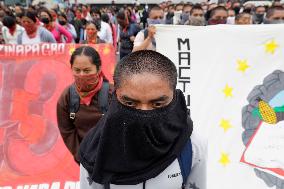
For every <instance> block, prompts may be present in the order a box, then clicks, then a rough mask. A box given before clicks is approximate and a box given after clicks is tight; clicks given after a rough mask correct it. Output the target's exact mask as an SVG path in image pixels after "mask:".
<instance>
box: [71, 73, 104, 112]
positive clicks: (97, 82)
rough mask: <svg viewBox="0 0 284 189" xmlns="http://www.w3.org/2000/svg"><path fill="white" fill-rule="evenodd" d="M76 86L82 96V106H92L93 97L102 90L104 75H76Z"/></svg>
mask: <svg viewBox="0 0 284 189" xmlns="http://www.w3.org/2000/svg"><path fill="white" fill-rule="evenodd" d="M74 77H75V85H76V89H77V92H78V93H79V96H80V99H81V100H80V104H85V105H88V106H89V105H90V104H91V101H92V98H93V96H94V95H95V94H96V93H97V92H98V91H99V90H100V89H101V88H102V84H103V74H102V72H101V71H100V72H99V73H96V74H89V75H75V76H74Z"/></svg>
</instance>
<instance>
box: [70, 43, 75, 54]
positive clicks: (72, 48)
mask: <svg viewBox="0 0 284 189" xmlns="http://www.w3.org/2000/svg"><path fill="white" fill-rule="evenodd" d="M75 50H76V47H75V45H72V46H71V47H70V48H69V53H70V55H72V54H73V52H74V51H75Z"/></svg>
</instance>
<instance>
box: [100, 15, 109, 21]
mask: <svg viewBox="0 0 284 189" xmlns="http://www.w3.org/2000/svg"><path fill="white" fill-rule="evenodd" d="M101 19H102V21H104V22H106V23H109V16H108V14H106V13H103V14H102V16H101Z"/></svg>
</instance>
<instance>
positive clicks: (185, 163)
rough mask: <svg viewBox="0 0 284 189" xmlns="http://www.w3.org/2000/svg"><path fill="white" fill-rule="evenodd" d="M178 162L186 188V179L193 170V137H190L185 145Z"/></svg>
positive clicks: (183, 186)
mask: <svg viewBox="0 0 284 189" xmlns="http://www.w3.org/2000/svg"><path fill="white" fill-rule="evenodd" d="M178 162H179V166H180V170H181V175H182V188H183V189H184V188H185V184H186V180H187V178H188V176H189V175H190V172H191V166H192V144H191V139H189V140H188V141H187V143H186V145H185V146H184V148H183V150H182V152H181V153H180V155H179V156H178Z"/></svg>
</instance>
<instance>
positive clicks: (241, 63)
mask: <svg viewBox="0 0 284 189" xmlns="http://www.w3.org/2000/svg"><path fill="white" fill-rule="evenodd" d="M237 64H238V71H241V72H243V73H244V72H245V71H246V70H247V69H248V68H249V67H250V66H249V65H248V61H247V60H237Z"/></svg>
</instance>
